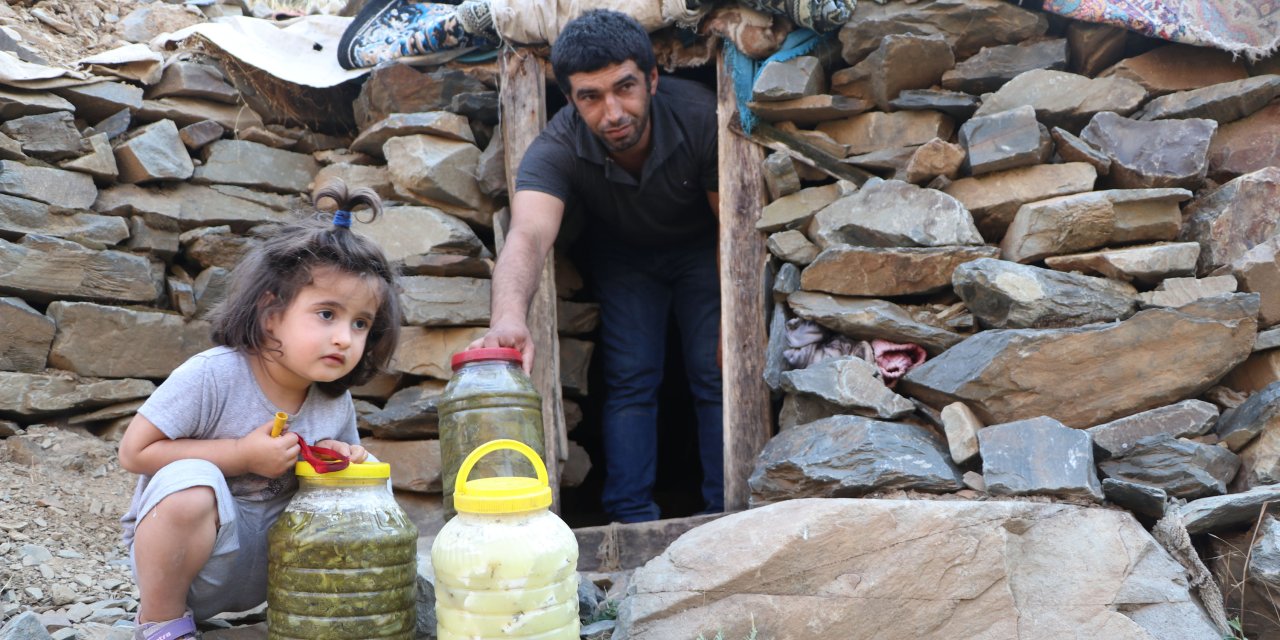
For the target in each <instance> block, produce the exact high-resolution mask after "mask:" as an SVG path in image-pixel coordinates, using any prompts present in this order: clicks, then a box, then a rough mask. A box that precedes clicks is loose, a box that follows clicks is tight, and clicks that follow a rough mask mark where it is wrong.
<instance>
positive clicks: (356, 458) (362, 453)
mask: <svg viewBox="0 0 1280 640" xmlns="http://www.w3.org/2000/svg"><path fill="white" fill-rule="evenodd" d="M315 446H317V447H324V448H325V449H333V450H334V451H336V452H338V455H341V456H346V457H347V458H349V459H350V460H351V462H352V464H360V463H361V462H364V461H365V460H368V459H369V452H368V451H366V450H365V448H364V447H362V446H360V445H358V444H347V443H345V442H343V441H341V440H321V441H319V442H317V443H316V444H315Z"/></svg>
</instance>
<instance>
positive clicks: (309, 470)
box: [293, 460, 391, 480]
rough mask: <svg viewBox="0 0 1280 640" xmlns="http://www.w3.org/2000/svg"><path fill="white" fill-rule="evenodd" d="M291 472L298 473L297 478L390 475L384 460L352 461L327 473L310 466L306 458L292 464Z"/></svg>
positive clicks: (380, 476)
mask: <svg viewBox="0 0 1280 640" xmlns="http://www.w3.org/2000/svg"><path fill="white" fill-rule="evenodd" d="M293 472H294V473H296V474H298V477H299V478H358V479H375V480H376V479H379V478H380V479H383V480H385V479H387V478H390V477H391V465H389V464H387V463H385V462H352V463H351V464H349V465H347V468H346V469H342V470H340V471H330V472H329V473H319V472H317V471H316V469H315V467H312V466H311V463H310V462H307V461H306V460H299V461H298V463H297V464H295V465H294V466H293Z"/></svg>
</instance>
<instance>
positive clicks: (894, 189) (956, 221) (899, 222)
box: [808, 180, 983, 249]
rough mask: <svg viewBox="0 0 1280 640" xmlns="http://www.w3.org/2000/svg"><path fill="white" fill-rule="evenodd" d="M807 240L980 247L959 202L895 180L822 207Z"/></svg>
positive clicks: (869, 185)
mask: <svg viewBox="0 0 1280 640" xmlns="http://www.w3.org/2000/svg"><path fill="white" fill-rule="evenodd" d="M808 235H809V238H810V239H812V240H813V241H814V243H815V244H817V245H818V247H820V248H822V249H826V248H828V247H831V246H835V245H839V244H851V245H855V246H862V247H945V246H953V245H980V244H982V243H983V242H982V236H981V235H979V234H978V229H977V227H975V226H974V225H973V216H971V215H969V211H968V210H966V209H965V208H964V205H963V204H960V201H959V200H956V199H955V198H953V197H951V196H949V195H947V194H945V193H942V192H940V191H937V190H934V189H924V188H921V187H917V186H916V185H913V184H910V183H907V182H902V181H899V180H870V181H868V182H867V184H865V185H863V187H862V188H861V189H859V190H857V191H855V192H853V193H851V194H849V195H846V196H844V197H842V198H840V199H838V200H836V201H835V202H832V203H831V204H829V205H827V206H826V207H824V208H822V209H821V210H820V211H818V212H817V213H816V214H814V216H813V219H812V220H811V221H810V223H809V233H808Z"/></svg>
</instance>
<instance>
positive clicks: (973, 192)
mask: <svg viewBox="0 0 1280 640" xmlns="http://www.w3.org/2000/svg"><path fill="white" fill-rule="evenodd" d="M1097 179H1098V172H1097V170H1096V169H1094V168H1093V166H1092V165H1089V164H1086V163H1084V162H1067V163H1064V164H1042V165H1036V166H1034V167H1021V168H1018V169H1010V170H1008V171H999V172H996V173H989V174H986V175H982V176H976V177H969V178H961V179H959V180H956V181H955V182H952V183H951V184H949V185H947V186H946V187H944V188H943V189H942V191H943V193H946V194H947V195H949V196H951V197H953V198H955V199H956V200H959V201H960V204H963V205H964V206H965V208H967V209H968V210H969V213H970V214H972V215H973V221H974V224H976V225H977V226H978V231H979V232H981V233H982V237H983V238H987V239H989V240H991V241H992V242H998V241H999V240H1000V238H1003V237H1004V232H1005V230H1006V229H1008V228H1009V223H1011V222H1013V217H1014V215H1016V214H1017V213H1018V209H1019V208H1020V207H1021V206H1022V205H1024V204H1027V203H1030V202H1039V201H1041V200H1048V199H1049V198H1054V197H1057V196H1069V195H1072V194H1076V193H1084V192H1086V191H1092V190H1093V184H1094V182H1096V181H1097Z"/></svg>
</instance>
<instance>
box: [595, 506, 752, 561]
mask: <svg viewBox="0 0 1280 640" xmlns="http://www.w3.org/2000/svg"><path fill="white" fill-rule="evenodd" d="M725 515H727V514H723V513H716V514H711V515H705V516H691V517H688V518H671V519H668V520H654V521H652V522H637V523H635V524H622V523H620V522H615V523H613V524H607V525H604V526H601V527H582V528H580V529H574V530H573V535H575V536H577V538H578V549H579V553H578V571H601V572H610V571H627V570H630V569H635V568H636V567H639V566H641V565H643V564H644V563H646V562H648V561H650V560H652V559H654V558H655V557H657V556H658V554H660V553H662V552H663V551H665V550H666V549H667V547H669V546H671V543H672V542H675V540H676V538H679V537H680V536H682V535H684V533H685V532H686V531H688V530H690V529H692V528H694V527H696V526H699V525H703V524H706V523H708V522H711V521H712V520H715V519H716V518H721V517H724V516H725Z"/></svg>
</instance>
